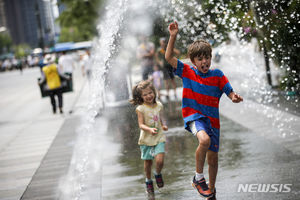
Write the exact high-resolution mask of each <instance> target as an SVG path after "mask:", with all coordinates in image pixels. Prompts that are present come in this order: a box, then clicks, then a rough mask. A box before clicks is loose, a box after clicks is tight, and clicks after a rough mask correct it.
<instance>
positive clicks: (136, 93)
mask: <svg viewBox="0 0 300 200" xmlns="http://www.w3.org/2000/svg"><path fill="white" fill-rule="evenodd" d="M148 87H149V88H150V89H151V90H152V91H153V93H154V102H153V103H156V90H155V87H154V86H153V84H152V82H151V81H149V80H146V81H141V82H139V83H138V84H137V85H136V86H134V87H133V89H132V96H133V98H132V99H131V100H129V102H130V103H131V104H133V105H141V104H143V103H144V100H143V98H142V91H143V90H144V89H146V88H148Z"/></svg>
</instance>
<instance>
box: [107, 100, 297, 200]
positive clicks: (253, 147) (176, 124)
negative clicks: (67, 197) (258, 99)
mask: <svg viewBox="0 0 300 200" xmlns="http://www.w3.org/2000/svg"><path fill="white" fill-rule="evenodd" d="M165 107H170V108H172V109H169V110H168V112H167V116H168V119H169V131H167V132H166V135H167V142H166V157H165V166H164V169H163V175H164V179H165V187H164V188H163V189H160V190H158V189H157V187H155V189H156V192H155V199H161V200H168V199H170V200H171V199H200V197H199V196H198V194H197V193H196V191H194V189H193V188H192V186H191V178H192V176H193V175H194V171H195V169H194V152H195V148H196V145H197V142H196V140H195V138H194V137H193V136H192V135H191V134H189V133H188V132H186V131H184V130H183V123H182V121H181V120H180V119H181V112H180V103H178V102H170V103H167V104H165ZM110 113H118V114H116V115H110V117H111V118H110V120H109V121H110V123H109V125H108V127H109V130H111V131H110V135H109V138H111V139H110V140H111V141H114V143H115V144H118V145H120V150H119V151H118V152H115V153H116V154H115V156H116V157H117V158H115V159H116V160H117V163H118V164H117V166H118V167H117V169H118V170H116V171H115V172H113V170H111V169H112V168H111V166H110V165H108V166H107V167H106V165H105V164H104V168H103V173H104V174H109V175H107V176H104V177H103V178H102V180H103V181H102V197H103V199H145V191H144V176H143V162H142V160H140V159H139V158H140V151H139V147H138V145H137V140H138V135H139V130H138V129H137V128H136V127H137V124H136V117H135V116H134V115H132V113H134V110H133V109H132V108H124V109H123V111H122V112H120V109H119V110H118V112H114V111H113V110H111V111H110ZM120 113H123V114H122V115H120ZM124 115H125V117H124ZM299 158H300V156H299V155H295V154H293V153H291V152H290V151H288V150H286V149H284V148H283V147H281V146H280V145H276V144H274V143H272V142H270V141H269V140H266V139H265V138H263V137H261V136H259V135H257V134H256V133H254V132H253V131H251V130H248V129H246V128H244V127H242V126H240V125H238V124H236V123H234V122H233V121H231V120H230V119H228V118H225V117H221V145H220V154H219V174H218V180H217V184H216V188H217V191H218V195H217V196H218V199H297V197H298V196H299V191H300V184H299V181H298V180H299V178H300V177H299V174H298V172H299V170H300V160H299ZM206 167H207V166H206ZM114 169H115V167H114ZM206 170H207V168H206ZM206 174H207V173H206ZM206 176H207V175H206ZM116 183H117V184H116ZM239 184H291V192H289V193H280V192H275V193H274V192H273V193H272V192H264V193H263V192H261V193H251V192H249V193H245V192H238V186H239ZM117 185H118V186H117Z"/></svg>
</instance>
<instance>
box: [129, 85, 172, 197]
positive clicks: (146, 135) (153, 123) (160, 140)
mask: <svg viewBox="0 0 300 200" xmlns="http://www.w3.org/2000/svg"><path fill="white" fill-rule="evenodd" d="M132 94H133V99H132V100H130V102H131V103H132V104H133V105H138V106H137V108H136V113H137V116H138V123H139V127H140V129H141V131H140V138H139V141H138V144H139V145H140V149H141V159H142V160H144V170H145V175H146V191H147V192H148V193H149V194H153V193H154V188H153V182H152V180H151V167H152V160H153V159H154V158H155V164H156V171H155V172H154V175H155V180H156V184H157V187H159V188H161V187H163V186H164V182H163V178H162V175H161V170H162V168H163V164H164V152H165V141H166V136H165V135H164V134H163V132H162V130H164V131H167V130H168V127H167V126H166V125H164V123H163V122H162V119H161V111H162V108H163V105H162V104H161V103H160V102H157V101H156V92H155V88H154V86H153V85H152V83H151V82H150V81H141V82H140V83H139V84H138V85H136V86H135V87H134V88H133V92H132Z"/></svg>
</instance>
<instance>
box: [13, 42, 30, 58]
mask: <svg viewBox="0 0 300 200" xmlns="http://www.w3.org/2000/svg"><path fill="white" fill-rule="evenodd" d="M29 52H30V46H29V45H28V44H19V45H16V46H14V54H15V57H16V58H24V57H25V56H27V55H28V54H29Z"/></svg>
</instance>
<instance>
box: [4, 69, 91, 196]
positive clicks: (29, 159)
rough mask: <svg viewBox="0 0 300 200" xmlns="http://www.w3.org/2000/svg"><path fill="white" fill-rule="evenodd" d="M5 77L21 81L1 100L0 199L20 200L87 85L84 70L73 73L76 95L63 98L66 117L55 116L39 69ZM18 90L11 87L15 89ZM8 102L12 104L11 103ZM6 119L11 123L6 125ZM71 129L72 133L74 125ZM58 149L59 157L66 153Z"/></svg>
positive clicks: (8, 90) (65, 95) (74, 93)
mask: <svg viewBox="0 0 300 200" xmlns="http://www.w3.org/2000/svg"><path fill="white" fill-rule="evenodd" d="M1 76H2V78H3V79H4V78H6V77H7V78H8V79H7V80H12V82H17V84H18V85H19V86H18V88H17V90H16V91H11V89H10V88H9V86H7V87H6V86H5V87H3V88H1V89H3V90H6V91H5V94H6V98H4V99H1V101H0V103H1V106H2V114H1V118H0V121H1V124H0V125H1V126H0V132H1V133H0V138H1V139H0V141H1V142H0V180H1V181H0V199H1V200H18V199H20V198H21V196H22V194H23V193H24V191H25V190H26V188H27V186H28V185H29V184H30V182H31V180H32V177H33V176H34V175H35V174H36V172H37V169H38V168H39V167H40V164H41V161H42V160H43V159H44V157H45V155H46V154H47V152H48V150H49V148H50V147H51V145H52V143H53V141H54V140H55V138H56V136H57V134H58V132H59V131H60V130H61V127H63V125H64V124H65V122H66V121H68V120H69V119H72V118H73V116H72V115H69V110H72V109H74V105H75V103H76V101H77V98H78V97H79V95H80V92H81V88H82V87H83V86H84V83H85V82H84V78H83V77H82V75H81V69H80V68H78V69H76V70H75V71H74V73H73V77H74V92H70V93H65V94H64V96H63V98H64V114H63V115H60V114H55V115H53V114H52V111H51V105H50V100H49V98H48V97H47V98H41V97H40V93H39V90H38V86H37V81H36V78H37V77H39V76H40V72H39V69H38V68H31V69H26V70H24V71H23V75H22V76H20V75H19V74H18V73H7V74H1ZM19 79H20V80H19ZM21 79H22V80H21ZM23 79H24V80H23ZM29 79H30V81H28V80H29ZM3 81H4V80H3ZM18 82H20V83H18ZM14 87H16V86H11V88H12V89H13V88H14ZM21 88H22V89H21ZM23 93H24V94H23ZM6 101H10V104H7V103H8V102H6ZM4 105H7V106H6V107H4ZM4 120H9V121H7V123H3V121H4ZM68 129H69V130H72V126H69V127H68ZM57 150H58V154H61V153H62V152H60V151H59V149H57ZM57 157H59V156H57ZM44 175H45V174H44ZM48 175H50V174H48ZM50 176H51V175H50Z"/></svg>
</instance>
